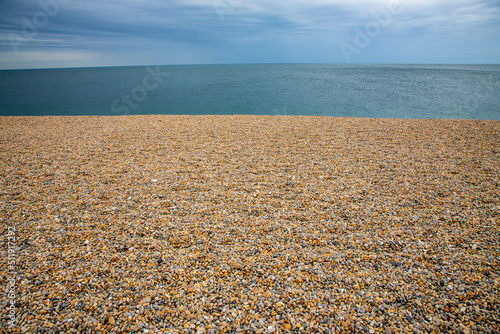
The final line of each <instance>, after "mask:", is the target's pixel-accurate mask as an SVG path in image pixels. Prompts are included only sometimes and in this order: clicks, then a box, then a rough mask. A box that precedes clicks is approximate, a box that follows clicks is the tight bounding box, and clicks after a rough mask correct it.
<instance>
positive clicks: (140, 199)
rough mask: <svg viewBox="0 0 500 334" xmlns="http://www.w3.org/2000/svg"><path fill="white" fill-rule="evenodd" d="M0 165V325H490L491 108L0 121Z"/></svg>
mask: <svg viewBox="0 0 500 334" xmlns="http://www.w3.org/2000/svg"><path fill="white" fill-rule="evenodd" d="M0 176H1V178H0V180H1V185H0V220H1V224H0V226H1V228H0V231H1V235H2V245H3V248H2V257H1V262H0V263H1V268H2V269H1V276H0V284H1V287H2V297H1V298H0V301H1V314H0V316H1V321H0V323H1V324H0V326H1V327H0V333H6V332H23V333H98V332H100V333H148V332H149V333H240V332H241V333H349V332H350V333H384V334H389V333H446V332H448V333H499V332H500V276H499V275H500V266H499V265H500V233H499V232H500V227H499V223H500V122H499V121H473V120H393V119H360V118H333V117H299V116H296V117H295V116H293V117H291V116H123V117H121V116H120V117H0ZM13 233H15V240H14V239H12V238H11V239H9V238H8V237H9V236H12V235H13ZM8 242H10V244H9V243H8ZM12 259H15V264H13V263H11V264H10V265H9V264H8V262H9V260H12ZM13 277H14V278H15V279H12V278H13ZM12 291H15V294H12V293H9V292H12ZM9 296H10V297H9ZM12 297H13V298H12ZM12 305H14V306H15V316H16V323H15V325H14V326H9V321H10V320H12V318H11V317H10V315H11V314H12V313H11V310H12V309H13V307H14V306H13V307H11V306H12ZM10 324H11V325H13V323H10Z"/></svg>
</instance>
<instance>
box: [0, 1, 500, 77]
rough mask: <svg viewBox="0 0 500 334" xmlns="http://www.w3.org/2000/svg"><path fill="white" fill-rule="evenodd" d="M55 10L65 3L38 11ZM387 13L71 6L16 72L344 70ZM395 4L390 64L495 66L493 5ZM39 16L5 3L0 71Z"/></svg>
mask: <svg viewBox="0 0 500 334" xmlns="http://www.w3.org/2000/svg"><path fill="white" fill-rule="evenodd" d="M55 1H61V2H64V1H62V0H42V1H41V3H55ZM388 4H389V2H380V1H379V0H353V1H349V2H346V1H344V0H342V1H341V0H310V1H307V2H305V1H290V0H289V1H284V0H276V1H267V0H253V1H252V0H248V1H243V0H169V1H162V0H143V1H139V0H107V1H97V0H87V1H76V0H73V1H70V2H69V3H68V4H65V5H63V4H60V5H59V8H58V10H57V14H56V15H53V16H50V17H48V20H47V23H46V24H44V25H43V26H42V27H39V28H38V29H37V31H36V34H33V36H31V38H29V39H26V38H25V39H26V41H25V42H23V43H21V44H19V45H18V50H19V53H21V54H22V56H19V59H20V60H19V66H29V59H32V66H33V67H40V66H41V67H45V66H54V64H56V65H57V63H58V62H55V61H52V62H51V61H50V59H47V57H41V58H36V57H35V55H38V56H40V55H42V54H46V55H53V56H54V59H60V58H61V57H63V56H67V57H70V55H71V54H72V55H75V54H78V53H81V54H82V55H84V56H82V58H81V59H80V58H75V56H73V57H70V58H71V59H73V61H74V62H76V63H78V61H80V60H81V62H82V66H88V65H86V64H94V63H95V62H97V63H99V62H102V64H101V65H114V64H120V65H121V64H129V65H132V64H145V63H142V61H147V62H152V63H170V62H172V63H179V62H181V63H182V62H183V60H184V62H185V63H190V62H202V63H204V62H227V61H228V62H252V59H254V61H255V62H266V61H267V62H273V61H277V62H296V61H298V62H311V61H321V62H337V61H344V60H343V59H342V57H339V50H338V45H339V43H341V42H343V41H346V40H347V41H349V40H350V39H352V38H353V35H354V32H353V31H354V30H353V27H363V26H364V25H365V24H366V23H368V22H370V20H373V12H374V11H380V10H384V9H386V8H387V6H388ZM401 4H402V6H403V12H402V13H401V14H399V15H397V16H394V17H392V18H391V24H390V25H389V26H387V27H384V31H383V33H381V34H380V36H379V37H377V38H378V39H377V41H378V43H379V45H384V46H386V47H387V48H388V52H389V51H392V52H391V54H392V56H391V57H388V58H387V59H391V60H392V59H394V57H393V55H394V54H399V55H401V56H400V58H399V62H407V61H408V59H409V58H405V56H404V55H405V54H407V53H408V52H410V50H411V51H412V52H413V51H414V50H415V49H416V48H417V47H418V45H420V46H421V47H420V51H419V53H418V54H417V55H415V54H413V56H412V57H411V59H412V60H413V59H414V57H415V56H417V58H418V57H419V56H420V57H421V59H425V61H426V62H427V61H429V60H430V61H432V59H433V53H434V54H437V53H438V52H442V53H440V56H439V57H434V58H435V59H436V60H437V59H439V60H440V61H442V54H447V55H448V56H449V57H450V58H449V62H457V61H466V62H488V61H489V62H491V59H494V57H495V56H497V59H500V54H498V50H499V48H500V41H499V39H498V37H494V36H495V35H496V36H498V35H500V4H499V3H498V1H496V0H494V1H488V0H486V1H480V0H463V1H460V2H456V1H451V0H419V1H409V0H402V1H401ZM52 8H54V7H52ZM41 11H42V8H41V7H40V5H39V2H38V1H30V0H3V2H2V3H1V4H0V13H1V14H0V57H1V58H0V59H9V61H8V62H7V63H8V65H6V64H7V63H4V62H2V64H0V66H1V67H2V68H7V67H12V66H14V67H15V66H16V57H15V56H13V54H14V49H13V48H12V44H13V43H12V36H18V37H26V36H24V35H23V28H25V22H26V20H28V21H30V22H33V20H34V15H35V16H36V15H37V13H40V12H41ZM39 19H40V18H39ZM24 30H26V29H24ZM24 32H25V31H24ZM9 36H10V37H11V38H9ZM437 40H455V41H456V42H455V43H445V44H447V47H448V48H451V49H449V50H425V46H426V45H430V44H432V45H436V46H437V47H438V48H439V49H440V48H441V47H440V46H439V43H436V41H437ZM460 43H462V45H460ZM464 43H465V45H463V44H464ZM467 47H468V48H469V49H470V50H471V53H470V54H473V53H472V51H474V50H476V51H477V50H483V51H485V50H486V52H476V53H474V54H476V56H474V57H470V58H466V57H463V56H458V54H462V55H463V49H464V48H465V49H467ZM376 49H377V44H376V42H375V41H374V42H373V43H372V46H371V47H370V48H367V49H366V50H364V51H363V57H364V58H363V59H365V58H366V61H370V57H371V52H372V51H373V50H376ZM335 50H336V51H335ZM405 50H407V51H408V52H405ZM453 51H456V52H455V54H456V55H453V53H454V52H453ZM488 51H489V52H488ZM9 54H10V56H9ZM57 54H59V55H61V57H58V56H57ZM266 55H267V56H266ZM30 57H33V58H30ZM460 57H462V58H460ZM381 58H382V59H383V57H380V56H377V57H376V58H373V59H376V60H380V59H381ZM79 59H80V60H79ZM21 60H22V61H21ZM59 63H61V64H65V63H67V62H59Z"/></svg>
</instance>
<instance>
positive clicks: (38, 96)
mask: <svg viewBox="0 0 500 334" xmlns="http://www.w3.org/2000/svg"><path fill="white" fill-rule="evenodd" d="M125 114H218V115H224V114H251V115H273V114H277V115H321V116H351V117H377V118H458V119H487V120H500V65H332V64H310V65H302V64H295V65H288V64H283V65H276V64H273V65H186V66H160V67H156V66H149V67H110V68H75V69H47V70H45V69H43V70H8V71H0V115H125Z"/></svg>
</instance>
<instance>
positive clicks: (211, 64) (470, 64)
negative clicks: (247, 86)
mask: <svg viewBox="0 0 500 334" xmlns="http://www.w3.org/2000/svg"><path fill="white" fill-rule="evenodd" d="M214 65H220V66H225V65H430V66H451V65H454V66H480V65H483V66H491V65H500V63H389V62H387V63H368V62H366V63H333V62H332V63H324V62H311V63H296V62H290V63H281V62H276V63H273V62H269V63H267V62H262V63H185V64H137V65H102V66H75V67H33V68H0V71H29V70H63V69H68V70H69V69H97V68H126V67H148V66H214Z"/></svg>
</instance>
